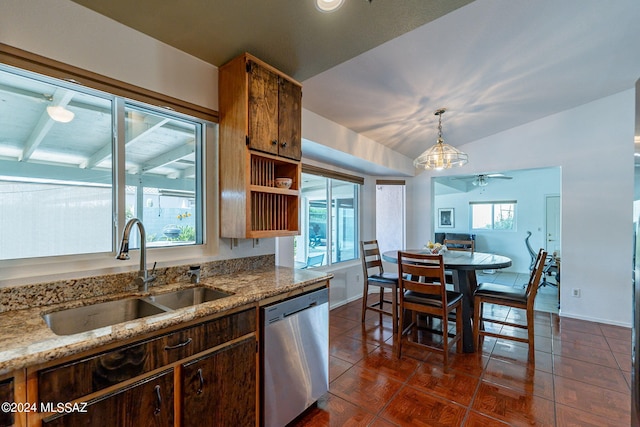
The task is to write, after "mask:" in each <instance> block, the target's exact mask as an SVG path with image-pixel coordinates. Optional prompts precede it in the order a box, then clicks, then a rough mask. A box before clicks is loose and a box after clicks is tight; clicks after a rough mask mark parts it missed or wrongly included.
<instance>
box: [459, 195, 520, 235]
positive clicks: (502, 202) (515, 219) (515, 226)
mask: <svg viewBox="0 0 640 427" xmlns="http://www.w3.org/2000/svg"><path fill="white" fill-rule="evenodd" d="M507 204H511V205H513V227H512V228H508V229H505V228H495V208H496V205H507ZM475 205H490V206H491V227H490V228H474V227H473V207H474V206H475ZM469 229H471V230H475V231H491V232H516V231H518V201H517V200H500V201H482V202H469Z"/></svg>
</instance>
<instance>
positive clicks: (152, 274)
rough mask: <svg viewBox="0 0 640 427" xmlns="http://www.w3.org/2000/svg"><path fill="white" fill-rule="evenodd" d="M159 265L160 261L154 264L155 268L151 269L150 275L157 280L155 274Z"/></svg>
mask: <svg viewBox="0 0 640 427" xmlns="http://www.w3.org/2000/svg"><path fill="white" fill-rule="evenodd" d="M157 264H158V261H156V262H154V263H153V268H152V269H151V273H149V274H150V275H151V276H153V277H154V278H155V276H156V275H155V272H156V265H157Z"/></svg>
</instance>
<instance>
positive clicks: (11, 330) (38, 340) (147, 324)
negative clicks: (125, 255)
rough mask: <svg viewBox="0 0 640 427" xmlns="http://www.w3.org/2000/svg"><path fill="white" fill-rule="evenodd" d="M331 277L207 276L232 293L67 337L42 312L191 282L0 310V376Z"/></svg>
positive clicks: (283, 271)
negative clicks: (201, 302)
mask: <svg viewBox="0 0 640 427" xmlns="http://www.w3.org/2000/svg"><path fill="white" fill-rule="evenodd" d="M331 277H333V276H332V275H331V274H328V273H323V272H317V271H309V270H294V269H292V268H286V267H271V268H265V269H261V270H250V271H245V272H237V273H231V274H224V275H219V276H213V277H208V278H206V279H203V280H201V281H200V285H202V286H207V287H212V288H216V289H219V290H222V291H225V292H228V293H232V294H233V295H231V296H228V297H225V298H222V299H219V300H215V301H211V302H206V303H203V304H198V305H195V306H191V307H186V308H182V309H178V310H174V311H169V312H166V313H161V314H157V315H154V316H150V317H144V318H141V319H136V320H132V321H129V322H125V323H120V324H117V325H114V326H106V327H103V328H99V329H94V330H92V331H88V332H82V333H78V334H73V335H66V336H59V335H56V334H54V333H53V332H52V331H51V330H50V329H49V327H48V326H47V325H46V323H45V322H44V320H43V318H42V314H44V313H48V312H51V311H56V310H60V309H64V308H70V307H75V306H82V305H89V304H93V303H97V302H102V301H108V300H113V299H119V298H126V297H136V296H146V295H149V294H154V293H163V292H169V291H173V290H176V289H181V288H188V287H192V286H194V285H191V284H190V283H184V282H182V283H174V284H168V285H162V286H157V287H153V286H152V287H151V288H150V292H148V293H142V292H128V293H121V294H117V295H107V296H102V297H98V298H87V299H83V300H77V301H71V302H66V303H59V304H54V305H47V306H40V307H34V308H27V309H22V310H15V311H6V312H3V313H0V375H3V374H6V373H8V372H11V371H14V370H17V369H22V368H25V367H27V366H31V365H35V364H39V363H43V362H46V361H50V360H54V359H58V358H61V357H65V356H70V355H73V354H76V353H79V352H82V351H86V350H90V349H92V348H95V347H98V346H101V345H105V344H110V343H113V342H117V341H121V340H126V339H130V338H134V337H136V336H138V335H141V334H145V333H148V332H154V331H157V330H160V329H163V328H167V327H170V326H175V325H179V324H181V323H185V322H189V321H192V320H196V319H199V318H203V317H206V316H210V315H214V314H216V313H222V312H224V311H227V310H231V309H233V308H237V307H242V306H247V305H251V304H256V303H259V302H260V301H262V300H265V299H268V298H274V297H277V298H279V299H284V298H286V297H287V296H289V295H292V294H295V293H296V292H300V290H302V289H304V288H307V287H309V286H311V285H313V284H314V283H317V282H321V281H324V280H327V279H330V278H331Z"/></svg>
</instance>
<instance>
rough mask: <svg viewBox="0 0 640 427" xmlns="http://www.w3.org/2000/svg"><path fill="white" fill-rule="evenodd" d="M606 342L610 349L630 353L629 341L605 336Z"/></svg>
mask: <svg viewBox="0 0 640 427" xmlns="http://www.w3.org/2000/svg"><path fill="white" fill-rule="evenodd" d="M607 342H608V343H609V348H611V351H614V352H616V353H628V354H631V341H627V340H618V339H615V338H607Z"/></svg>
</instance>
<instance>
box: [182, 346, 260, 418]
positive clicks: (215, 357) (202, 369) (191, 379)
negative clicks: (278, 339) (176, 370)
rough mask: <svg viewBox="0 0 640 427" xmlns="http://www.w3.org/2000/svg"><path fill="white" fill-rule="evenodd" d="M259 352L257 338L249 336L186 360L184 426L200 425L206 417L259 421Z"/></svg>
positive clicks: (183, 402) (183, 375)
mask: <svg viewBox="0 0 640 427" xmlns="http://www.w3.org/2000/svg"><path fill="white" fill-rule="evenodd" d="M255 356H256V342H255V340H253V339H247V340H243V341H241V342H239V343H237V344H234V345H231V346H228V347H226V348H224V349H222V350H220V351H217V352H215V353H211V354H209V355H207V356H204V357H202V358H200V359H196V360H194V361H192V362H189V363H186V364H184V365H183V369H182V399H183V400H182V405H181V407H182V426H183V427H191V426H193V427H200V426H202V425H203V421H202V420H205V419H206V420H207V423H208V424H209V425H215V426H232V425H239V426H250V425H253V424H255V422H256V418H257V414H256V407H255V404H254V403H255V399H256V393H257V384H256V363H255ZM238 384H242V387H238ZM212 402H215V403H216V405H212Z"/></svg>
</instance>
